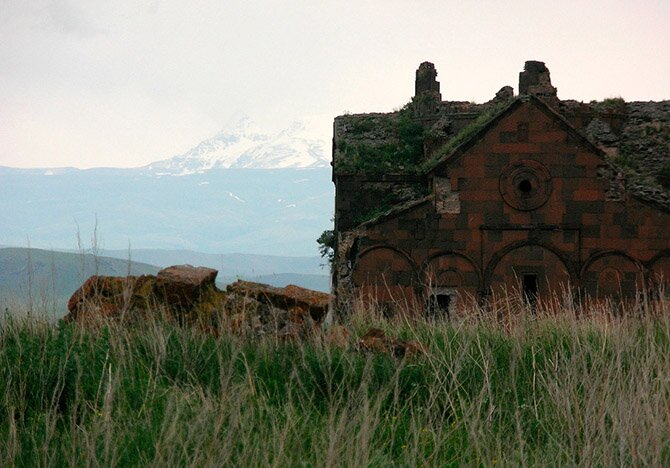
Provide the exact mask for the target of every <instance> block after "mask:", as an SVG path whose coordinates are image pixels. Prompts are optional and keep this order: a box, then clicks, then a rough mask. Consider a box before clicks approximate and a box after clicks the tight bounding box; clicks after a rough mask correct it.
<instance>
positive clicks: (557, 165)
mask: <svg viewBox="0 0 670 468" xmlns="http://www.w3.org/2000/svg"><path fill="white" fill-rule="evenodd" d="M605 165H606V163H605V161H604V160H603V159H602V158H601V157H600V156H599V154H598V153H597V151H594V150H593V148H592V147H589V145H587V144H584V143H583V142H582V141H581V140H580V138H578V137H577V136H576V135H574V134H573V133H570V132H569V131H568V130H567V129H566V127H565V125H564V124H563V122H561V121H560V119H558V118H556V117H555V116H552V115H551V113H549V112H547V111H546V110H544V109H542V108H541V107H540V106H538V105H536V104H534V103H533V102H528V103H523V104H521V106H520V107H518V108H516V109H515V110H513V111H512V112H511V113H510V114H508V115H507V116H505V117H504V118H502V120H500V121H499V122H498V124H497V125H496V126H494V127H493V128H492V129H490V131H488V133H486V135H485V136H484V137H483V138H482V139H481V140H480V141H479V142H478V143H476V144H474V145H473V146H472V147H470V148H469V149H468V150H467V151H466V152H465V154H463V155H461V156H460V157H459V158H457V159H455V160H453V161H452V162H450V163H448V164H447V165H446V166H445V167H443V169H441V170H440V171H439V173H438V174H436V176H439V177H446V178H449V180H450V182H451V189H452V191H453V192H456V193H458V196H459V199H460V207H461V208H460V213H458V214H447V213H438V212H437V211H436V209H435V207H434V206H433V205H432V204H431V203H430V202H428V203H425V204H422V205H420V206H417V207H415V208H413V209H410V210H408V211H405V212H403V213H400V214H397V215H396V216H394V217H393V218H391V219H387V220H385V221H383V222H380V223H378V224H377V225H374V226H371V227H369V228H368V229H367V232H366V233H365V234H364V235H363V236H362V237H361V239H360V251H361V252H363V251H364V250H365V249H366V248H369V247H372V246H376V245H386V246H389V247H392V248H394V249H396V251H395V255H396V256H399V257H402V258H403V259H404V260H403V261H400V260H395V257H394V260H392V261H391V260H389V259H390V256H392V255H391V254H388V253H384V255H383V256H382V253H381V252H379V253H377V254H372V252H371V253H370V254H366V255H363V256H361V257H360V258H359V261H358V263H357V264H356V267H355V283H356V285H357V286H364V285H365V284H368V281H367V280H366V279H365V278H366V276H370V275H379V274H380V273H379V272H381V271H387V270H388V268H389V267H388V265H391V266H390V270H389V271H390V275H391V276H390V277H387V278H386V279H387V281H386V284H387V285H389V284H391V285H397V287H398V288H400V289H402V290H403V291H405V292H404V294H407V292H406V291H410V290H412V287H411V286H412V285H411V284H409V283H408V282H407V280H408V278H410V277H412V278H414V281H415V283H414V290H415V291H416V292H417V293H419V294H420V293H421V291H424V290H425V285H426V284H435V282H436V281H438V282H439V278H440V277H441V275H442V276H444V275H445V274H446V273H444V272H448V271H455V272H458V276H456V275H454V274H446V275H447V276H446V277H449V275H451V278H452V280H451V281H453V280H454V278H460V281H461V289H462V290H463V291H464V292H467V293H477V292H479V293H488V292H490V291H491V289H492V288H493V289H497V290H500V289H501V288H505V287H507V288H512V287H514V286H516V285H518V284H519V283H518V275H519V274H520V273H521V274H523V272H524V271H528V272H534V274H537V275H538V278H539V282H538V283H539V293H540V294H541V295H542V294H548V293H550V292H551V291H552V290H560V289H561V288H564V285H565V284H566V283H568V282H570V283H571V284H573V285H576V286H579V287H582V288H584V290H585V291H586V292H588V293H589V294H592V295H602V294H603V292H604V291H607V293H608V294H615V293H617V292H618V291H623V292H624V293H625V294H626V295H632V294H634V290H635V288H636V287H641V286H642V285H643V281H644V280H646V281H651V280H652V279H653V278H654V275H656V276H660V275H664V277H666V278H667V277H668V276H670V271H669V268H670V267H669V263H670V260H668V251H669V250H670V215H669V214H668V213H665V212H662V211H659V210H657V209H656V208H654V207H651V206H648V205H645V204H643V203H642V202H639V201H637V200H634V199H626V200H624V201H608V200H607V191H608V188H609V181H608V180H606V179H602V178H599V177H598V174H599V168H602V167H603V166H605ZM524 180H526V181H528V182H529V183H530V185H531V187H530V189H529V190H528V191H524V190H525V189H528V187H524V185H523V184H522V182H523V181H524ZM522 189H524V190H522ZM370 255H372V256H370ZM441 255H442V256H441ZM366 257H367V258H366ZM382 258H384V259H385V260H382ZM409 259H411V261H410V260H409ZM384 262H386V263H384ZM389 262H390V263H389ZM403 262H404V263H403ZM408 265H411V268H410V266H408ZM384 268H386V269H387V270H384ZM410 270H412V275H409V276H407V275H403V274H402V273H403V271H410ZM389 278H391V280H390V281H389ZM615 283H616V284H615ZM387 296H388V295H387ZM387 296H385V297H387Z"/></svg>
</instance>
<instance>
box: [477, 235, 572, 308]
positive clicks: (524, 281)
mask: <svg viewBox="0 0 670 468" xmlns="http://www.w3.org/2000/svg"><path fill="white" fill-rule="evenodd" d="M489 271H490V278H489V285H490V290H491V293H492V296H493V299H494V300H507V299H509V298H510V297H511V298H514V299H519V298H520V299H522V300H524V301H528V302H531V303H533V304H537V303H547V302H548V301H555V300H561V299H562V298H563V297H565V295H566V294H570V293H571V289H570V288H571V286H570V285H571V283H572V281H571V275H570V270H569V269H568V268H567V266H566V264H565V262H564V261H563V260H562V259H561V258H560V257H559V256H558V255H557V254H556V253H554V252H553V251H552V250H550V249H549V248H547V247H544V246H541V245H534V244H533V245H528V244H527V245H521V246H518V247H514V248H512V249H510V250H509V251H507V252H506V253H504V254H503V255H502V256H501V257H498V260H497V262H496V259H495V258H494V259H493V260H492V261H491V265H489Z"/></svg>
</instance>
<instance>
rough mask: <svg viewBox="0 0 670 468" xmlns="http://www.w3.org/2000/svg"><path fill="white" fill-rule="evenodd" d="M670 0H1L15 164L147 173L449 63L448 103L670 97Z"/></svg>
mask: <svg viewBox="0 0 670 468" xmlns="http://www.w3.org/2000/svg"><path fill="white" fill-rule="evenodd" d="M668 25H670V1H669V0H637V1H629V0H618V1H617V0H610V1H605V0H596V1H593V0H592V1H584V0H578V1H571V0H562V1H543V0H518V1H517V0H505V1H503V0H462V1H447V0H435V1H433V0H413V1H409V0H407V1H395V0H379V1H376V0H375V1H365V0H355V1H343V0H339V1H324V0H304V1H291V0H285V1H269V0H266V1H253V0H243V1H237V0H211V1H195V0H193V1H159V0H145V1H141V0H114V1H109V0H105V1H99V2H97V1H93V0H53V1H49V0H44V1H42V0H0V165H5V166H14V167H34V166H40V167H48V166H75V167H92V166H139V165H144V164H146V163H149V162H151V161H155V160H158V159H164V158H167V157H170V156H172V155H175V154H178V153H181V152H184V151H186V150H187V149H189V148H190V147H192V146H193V145H195V144H196V143H198V142H199V141H200V140H202V139H204V138H206V137H209V136H211V135H212V134H214V133H216V132H217V131H218V130H219V129H221V128H222V127H224V126H225V125H226V124H227V123H228V122H229V121H230V120H231V119H234V118H235V116H239V115H240V114H246V115H248V116H250V117H251V118H252V119H254V120H256V121H257V122H258V123H259V124H260V125H263V126H264V125H267V126H275V127H278V126H281V125H282V123H285V122H289V121H291V120H294V119H299V118H301V117H303V116H313V115H318V116H321V118H323V119H326V120H328V121H330V120H332V118H333V117H334V116H335V115H337V114H340V113H343V112H345V111H349V112H372V111H390V110H392V109H393V108H395V107H399V106H401V105H402V104H404V103H405V102H407V101H408V100H409V98H410V97H411V95H412V93H413V86H414V71H415V69H416V67H417V66H418V64H419V63H420V62H422V61H424V60H429V61H432V62H434V63H435V65H436V67H437V69H438V72H439V76H438V79H439V80H440V82H441V83H442V95H443V98H444V99H463V100H474V101H478V102H482V101H486V100H488V99H489V98H491V97H492V96H493V94H494V93H495V92H496V91H497V90H498V89H499V88H500V87H501V86H503V85H506V84H509V85H511V86H513V87H514V88H515V90H516V88H517V80H518V73H519V71H521V69H522V68H523V63H524V61H525V60H529V59H534V60H543V61H545V62H546V63H547V66H548V67H549V69H550V70H551V76H552V80H553V84H554V86H557V87H558V94H559V97H561V98H563V99H567V98H573V99H578V100H585V101H589V100H591V99H602V98H604V97H612V96H622V97H624V98H625V99H626V100H635V99H639V100H660V99H670V85H669V83H670V53H669V52H668V44H670V27H669V26H668Z"/></svg>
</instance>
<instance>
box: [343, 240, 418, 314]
mask: <svg viewBox="0 0 670 468" xmlns="http://www.w3.org/2000/svg"><path fill="white" fill-rule="evenodd" d="M415 278H416V268H415V266H414V262H413V261H412V260H411V259H410V258H409V256H408V255H406V254H405V253H403V252H401V251H399V250H396V249H393V248H391V247H386V246H380V247H372V248H370V249H368V250H365V251H363V252H361V254H360V255H359V257H358V259H357V261H356V263H355V264H354V271H353V275H352V280H353V283H354V286H355V287H356V290H357V293H358V295H359V297H360V298H361V299H362V300H363V302H364V304H366V305H368V306H373V305H378V306H379V307H381V308H383V309H384V310H388V311H389V312H397V311H399V310H403V309H409V308H411V309H414V308H415V306H416V295H415V291H414V288H415Z"/></svg>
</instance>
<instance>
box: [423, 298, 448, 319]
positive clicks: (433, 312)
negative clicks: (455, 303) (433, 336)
mask: <svg viewBox="0 0 670 468" xmlns="http://www.w3.org/2000/svg"><path fill="white" fill-rule="evenodd" d="M449 306H451V295H450V294H432V295H431V296H430V299H429V300H428V315H429V316H430V317H433V318H438V317H447V318H448V317H449Z"/></svg>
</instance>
